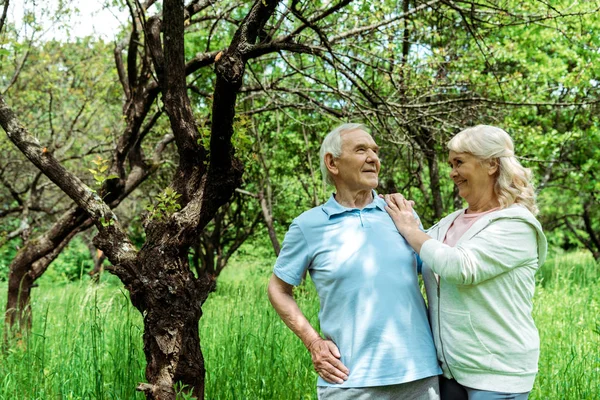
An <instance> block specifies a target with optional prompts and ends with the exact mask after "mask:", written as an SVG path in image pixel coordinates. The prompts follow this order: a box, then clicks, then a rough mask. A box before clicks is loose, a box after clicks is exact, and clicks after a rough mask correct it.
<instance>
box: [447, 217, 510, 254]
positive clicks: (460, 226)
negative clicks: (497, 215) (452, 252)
mask: <svg viewBox="0 0 600 400" xmlns="http://www.w3.org/2000/svg"><path fill="white" fill-rule="evenodd" d="M498 208H500V207H496V208H492V209H491V210H488V211H483V212H480V213H469V214H467V213H466V210H465V212H463V213H462V214H460V215H459V216H458V217H456V219H455V220H454V222H452V225H450V228H449V229H448V232H446V237H445V238H444V243H445V244H447V245H448V246H450V247H454V246H456V242H458V240H459V239H460V238H461V236H462V235H464V233H465V232H466V231H468V230H469V228H470V227H471V226H472V225H473V224H474V223H475V221H477V220H478V219H479V218H481V217H483V216H484V215H485V214H489V213H491V212H492V211H496V210H498Z"/></svg>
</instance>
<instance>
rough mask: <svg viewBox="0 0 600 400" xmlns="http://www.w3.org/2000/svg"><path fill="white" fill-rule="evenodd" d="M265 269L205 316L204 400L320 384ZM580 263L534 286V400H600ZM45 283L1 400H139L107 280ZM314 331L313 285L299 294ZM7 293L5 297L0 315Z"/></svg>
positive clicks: (599, 282)
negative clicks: (275, 302) (270, 294)
mask: <svg viewBox="0 0 600 400" xmlns="http://www.w3.org/2000/svg"><path fill="white" fill-rule="evenodd" d="M271 264H272V260H267V261H252V260H248V259H238V260H236V261H235V262H233V264H232V265H230V266H229V267H227V269H226V270H225V272H224V275H223V276H222V277H221V278H220V279H219V283H218V287H217V291H216V293H213V294H212V295H211V296H210V297H209V299H208V301H207V302H206V304H205V306H204V316H203V317H202V320H201V323H200V324H201V343H202V349H203V353H204V356H205V359H206V367H207V371H208V372H207V388H206V397H207V399H236V400H237V399H315V398H316V395H315V393H316V390H315V381H316V374H315V373H314V372H313V369H312V364H311V361H310V356H309V354H308V352H307V351H306V350H305V349H304V347H303V346H302V344H301V342H300V341H299V340H298V339H297V338H296V337H295V336H294V335H293V334H292V333H291V332H290V331H289V329H287V328H286V327H285V325H284V324H283V323H282V322H281V321H280V319H279V317H278V316H277V315H276V313H275V312H274V311H273V310H272V308H271V306H270V304H269V302H268V299H267V297H266V284H267V281H268V277H269V275H270V269H271ZM599 269H600V266H598V265H597V264H596V263H595V262H594V261H593V260H592V259H591V258H590V257H588V256H587V255H583V254H567V255H561V256H556V257H554V258H552V259H550V260H549V261H548V262H547V263H546V265H545V266H544V268H543V269H542V270H540V272H539V274H538V280H539V284H538V288H537V293H536V298H535V309H534V313H535V315H534V317H535V320H536V323H537V326H538V329H539V331H540V336H541V340H542V352H541V357H540V363H539V367H540V372H539V374H538V377H537V380H536V384H535V387H534V389H533V391H532V393H531V396H530V399H534V400H535V399H577V400H579V399H598V398H600V290H598V289H599V288H600V278H599V274H598V271H599ZM104 279H105V282H103V283H101V284H100V285H92V284H89V283H87V282H74V283H69V284H56V283H54V282H51V281H45V282H42V284H41V287H40V288H37V289H35V292H34V295H33V304H32V306H33V313H34V325H33V329H32V333H31V335H29V336H27V337H23V338H19V339H17V340H15V341H14V342H13V343H11V345H10V347H9V349H8V350H6V351H5V352H3V353H1V354H0V399H127V400H130V399H142V398H143V396H141V395H140V394H139V393H137V392H136V391H135V387H136V386H137V383H138V382H142V381H144V366H145V361H144V355H143V352H142V340H141V334H142V328H141V327H142V321H141V316H140V315H139V314H138V312H137V311H136V310H135V309H134V308H133V307H132V306H131V304H130V303H129V300H128V299H127V296H126V295H125V294H124V293H123V290H122V289H121V288H120V286H119V285H118V283H117V282H116V281H115V279H114V278H108V277H107V276H105V277H104ZM296 296H297V299H298V302H299V304H300V307H301V308H302V309H303V310H304V311H305V313H306V314H307V316H308V318H309V319H310V320H311V321H312V322H314V323H315V324H316V320H317V312H318V298H317V296H316V294H315V292H314V288H313V286H312V285H311V284H310V282H309V283H307V285H306V286H305V287H301V288H299V289H298V290H297V291H296ZM5 300H6V286H5V285H3V286H0V302H1V304H2V305H4V304H5Z"/></svg>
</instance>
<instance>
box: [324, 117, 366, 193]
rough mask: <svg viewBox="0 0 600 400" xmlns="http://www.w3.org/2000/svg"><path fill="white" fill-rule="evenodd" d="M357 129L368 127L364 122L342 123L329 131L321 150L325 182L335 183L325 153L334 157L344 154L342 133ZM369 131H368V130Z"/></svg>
mask: <svg viewBox="0 0 600 400" xmlns="http://www.w3.org/2000/svg"><path fill="white" fill-rule="evenodd" d="M355 130H361V131H365V132H367V129H366V127H365V126H364V125H363V124H342V125H340V126H338V127H337V128H335V129H334V130H332V131H331V132H329V133H328V134H327V136H325V139H323V143H321V150H320V151H319V157H320V159H321V174H322V175H323V182H324V183H325V184H330V185H332V186H333V185H334V182H333V178H332V177H331V175H329V170H328V169H327V166H326V165H325V155H326V154H331V155H332V156H333V158H338V157H339V156H341V155H342V133H344V132H350V131H355ZM367 133H368V132H367Z"/></svg>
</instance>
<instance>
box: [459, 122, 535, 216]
mask: <svg viewBox="0 0 600 400" xmlns="http://www.w3.org/2000/svg"><path fill="white" fill-rule="evenodd" d="M448 149H449V150H451V151H454V152H455V153H469V154H472V155H473V156H475V157H477V158H478V159H479V160H480V161H481V162H492V163H493V162H497V163H498V171H497V172H496V175H495V177H496V184H495V185H494V193H495V194H496V197H497V199H498V202H499V203H500V207H501V208H506V207H510V206H511V205H512V204H514V203H517V204H521V205H523V206H524V207H526V208H527V209H528V210H529V211H530V212H531V213H532V214H533V215H536V214H537V213H538V208H537V206H536V204H535V190H534V187H533V184H532V183H531V177H532V174H531V170H530V169H529V168H525V167H523V166H522V165H521V163H520V162H519V160H517V159H516V158H515V153H514V144H513V141H512V139H511V138H510V136H509V135H508V133H506V132H505V131H504V130H502V129H500V128H497V127H495V126H489V125H477V126H474V127H471V128H467V129H465V130H463V131H461V132H459V133H457V134H456V136H454V137H453V138H452V139H451V140H450V141H449V142H448Z"/></svg>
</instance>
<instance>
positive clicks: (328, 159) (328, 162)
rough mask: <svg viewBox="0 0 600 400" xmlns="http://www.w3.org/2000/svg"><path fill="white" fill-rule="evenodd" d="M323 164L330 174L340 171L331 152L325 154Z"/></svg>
mask: <svg viewBox="0 0 600 400" xmlns="http://www.w3.org/2000/svg"><path fill="white" fill-rule="evenodd" d="M325 166H326V167H327V170H328V171H329V173H330V174H331V175H337V174H338V173H339V172H340V171H339V169H338V167H337V160H336V159H335V157H334V156H333V154H331V153H327V154H325Z"/></svg>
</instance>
